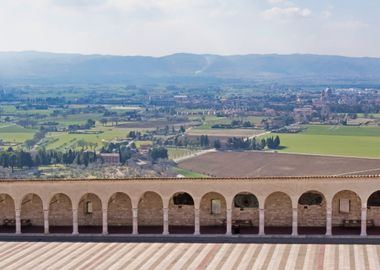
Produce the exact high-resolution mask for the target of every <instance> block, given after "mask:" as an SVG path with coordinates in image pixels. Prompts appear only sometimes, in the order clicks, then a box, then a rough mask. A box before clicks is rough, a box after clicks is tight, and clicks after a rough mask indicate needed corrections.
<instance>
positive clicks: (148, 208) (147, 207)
mask: <svg viewBox="0 0 380 270" xmlns="http://www.w3.org/2000/svg"><path fill="white" fill-rule="evenodd" d="M162 205H163V203H162V199H161V197H160V196H159V195H158V194H157V193H154V192H146V193H144V195H143V196H142V198H141V199H140V202H139V210H138V222H139V225H142V226H160V225H163V219H164V217H163V210H162Z"/></svg>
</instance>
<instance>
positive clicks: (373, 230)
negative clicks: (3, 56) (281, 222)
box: [0, 226, 380, 236]
mask: <svg viewBox="0 0 380 270" xmlns="http://www.w3.org/2000/svg"><path fill="white" fill-rule="evenodd" d="M21 231H22V233H33V234H34V233H36V234H39V233H41V234H42V233H43V232H44V229H43V227H42V226H25V227H24V226H23V227H22V228H21ZM138 231H139V234H162V231H163V230H162V226H139V228H138ZM264 231H265V234H267V235H290V234H291V233H292V228H291V227H265V229H264ZM14 232H15V227H12V226H0V233H7V234H9V233H14ZM49 232H50V233H51V234H61V233H62V234H71V233H72V227H71V226H50V227H49ZM200 232H201V234H211V235H212V234H225V233H226V228H225V227H224V226H201V227H200ZM79 233H81V234H101V233H102V227H101V226H79ZM108 233H109V234H131V233H132V226H109V227H108ZM169 233H170V234H181V235H185V234H189V235H191V234H193V233H194V227H192V226H169ZM232 233H233V234H235V235H256V234H258V233H259V228H258V227H241V228H237V227H233V228H232ZM325 233H326V229H325V227H298V234H299V235H325ZM332 233H333V235H347V236H349V235H353V236H357V235H360V228H358V227H356V228H345V227H333V228H332ZM367 234H368V235H373V236H376V235H379V236H380V227H368V228H367Z"/></svg>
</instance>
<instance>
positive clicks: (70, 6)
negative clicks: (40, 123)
mask: <svg viewBox="0 0 380 270" xmlns="http://www.w3.org/2000/svg"><path fill="white" fill-rule="evenodd" d="M379 10H380V1H378V0H361V1H358V0H292V1H288V0H0V51H25V50H33V51H48V52H61V53H82V54H94V53H96V54H98V53H99V54H113V55H152V56H162V55H168V54H172V53H180V52H187V53H212V54H222V55H232V54H251V53H254V54H264V53H265V54H266V53H277V54H292V53H314V54H329V55H345V56H371V57H380V27H379V25H380V23H379V20H378V13H379Z"/></svg>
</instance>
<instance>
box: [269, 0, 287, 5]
mask: <svg viewBox="0 0 380 270" xmlns="http://www.w3.org/2000/svg"><path fill="white" fill-rule="evenodd" d="M267 1H268V3H269V4H272V5H276V4H280V3H285V2H287V0H267Z"/></svg>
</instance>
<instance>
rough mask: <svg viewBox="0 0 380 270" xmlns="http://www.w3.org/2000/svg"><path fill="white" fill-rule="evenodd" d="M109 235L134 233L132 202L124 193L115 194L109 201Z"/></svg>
mask: <svg viewBox="0 0 380 270" xmlns="http://www.w3.org/2000/svg"><path fill="white" fill-rule="evenodd" d="M107 214H108V217H107V218H108V233H110V234H112V233H132V220H133V219H132V202H131V199H130V198H129V196H128V195H127V194H125V193H122V192H117V193H114V194H113V195H112V196H111V197H110V199H109V200H108V213H107Z"/></svg>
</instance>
